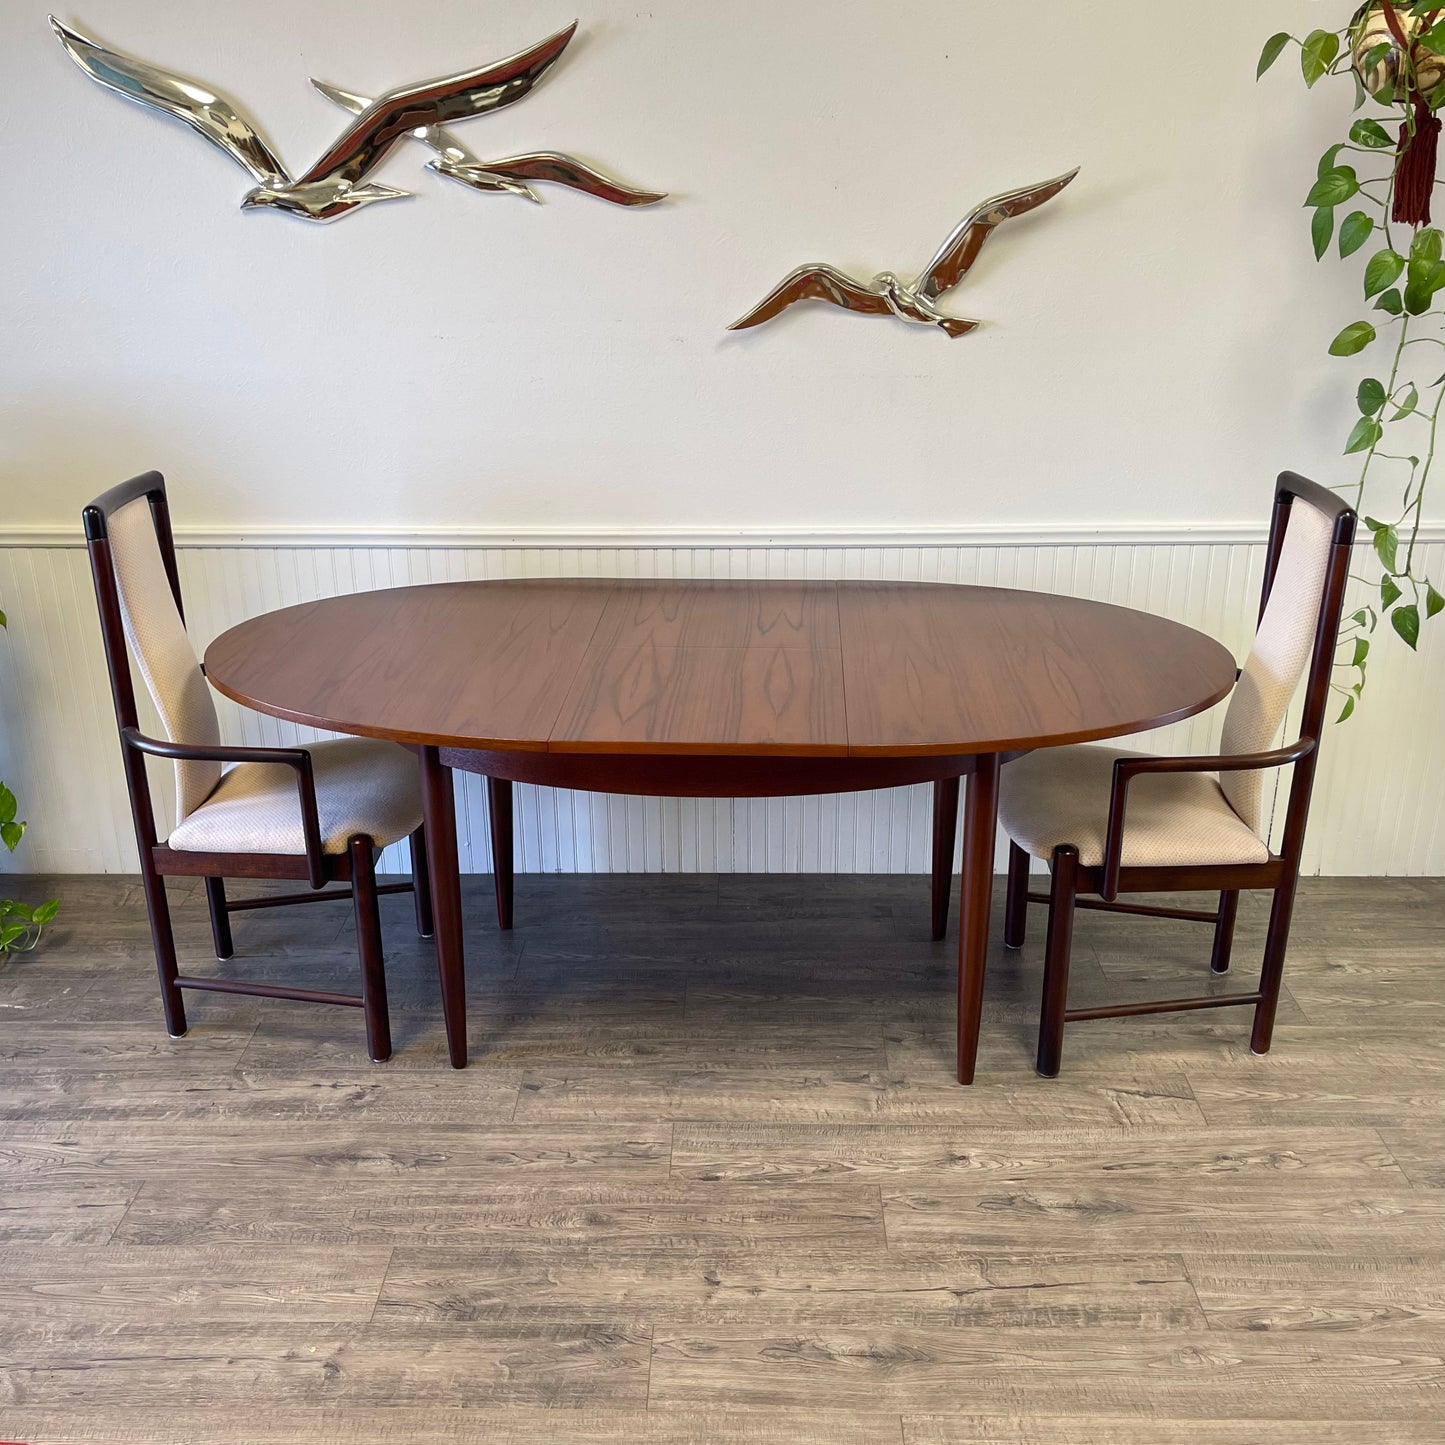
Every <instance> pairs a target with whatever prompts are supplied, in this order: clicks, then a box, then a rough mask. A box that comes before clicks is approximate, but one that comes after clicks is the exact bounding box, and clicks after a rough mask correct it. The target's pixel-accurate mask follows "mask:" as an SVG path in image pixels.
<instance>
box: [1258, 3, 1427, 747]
mask: <svg viewBox="0 0 1445 1445" xmlns="http://www.w3.org/2000/svg"><path fill="white" fill-rule="evenodd" d="M1291 45H1297V46H1298V47H1299V50H1300V69H1301V72H1302V74H1303V77H1304V82H1305V85H1306V86H1307V87H1308V88H1310V89H1313V88H1314V86H1315V85H1316V84H1317V83H1318V82H1319V81H1320V80H1322V79H1324V78H1325V77H1326V76H1341V77H1343V76H1345V75H1348V76H1350V77H1351V78H1352V79H1353V81H1354V90H1355V102H1354V111H1355V115H1356V118H1355V120H1354V121H1353V123H1352V124H1351V126H1350V129H1349V134H1348V137H1347V138H1346V139H1345V140H1343V141H1340V142H1339V143H1338V144H1336V145H1332V146H1331V147H1330V148H1329V149H1328V150H1327V151H1326V152H1325V153H1324V155H1323V156H1321V157H1320V163H1319V167H1318V170H1317V172H1316V176H1315V181H1314V184H1313V186H1312V187H1311V188H1310V191H1309V194H1308V196H1307V197H1306V198H1305V206H1306V208H1307V209H1308V210H1309V211H1310V213H1311V218H1310V232H1311V236H1312V238H1313V241H1314V252H1315V259H1316V260H1323V258H1324V255H1325V253H1326V252H1327V251H1328V250H1329V249H1330V248H1331V246H1332V245H1335V246H1336V247H1337V249H1338V251H1339V254H1340V257H1341V258H1342V259H1343V258H1347V257H1350V256H1353V255H1355V254H1356V253H1357V252H1360V251H1363V250H1364V248H1365V247H1366V246H1367V245H1369V244H1370V243H1371V242H1372V241H1373V242H1376V243H1377V248H1376V249H1375V250H1374V251H1373V252H1372V253H1371V254H1370V256H1369V259H1368V260H1367V261H1366V263H1365V269H1364V278H1363V279H1364V293H1365V300H1366V301H1367V302H1372V303H1373V307H1372V312H1371V315H1370V317H1369V319H1366V320H1361V321H1352V322H1351V323H1350V324H1349V325H1348V326H1346V327H1345V328H1344V329H1343V330H1342V331H1341V332H1340V333H1339V334H1338V335H1337V336H1336V337H1335V339H1334V340H1333V341H1332V342H1331V343H1330V347H1329V353H1330V355H1331V356H1356V355H1358V354H1359V353H1361V352H1363V351H1364V350H1365V349H1366V348H1367V347H1369V346H1372V345H1373V344H1374V343H1375V342H1376V341H1377V340H1382V339H1383V340H1386V341H1388V342H1392V343H1393V355H1392V356H1391V357H1390V361H1389V367H1388V371H1387V372H1386V379H1384V380H1381V379H1380V378H1379V377H1376V376H1367V377H1366V378H1365V379H1364V380H1363V381H1362V382H1361V383H1360V385H1359V389H1358V391H1357V392H1356V407H1357V411H1358V416H1357V417H1356V418H1355V419H1354V420H1353V423H1352V428H1351V431H1350V434H1349V438H1348V440H1347V441H1346V443H1345V455H1346V456H1358V457H1360V458H1361V463H1360V471H1359V475H1358V477H1357V478H1356V479H1355V480H1354V481H1352V482H1349V483H1347V484H1345V485H1342V486H1338V487H1336V488H1335V490H1336V491H1341V492H1344V493H1345V494H1346V495H1347V496H1348V497H1349V498H1350V500H1351V501H1352V503H1353V504H1354V507H1355V510H1356V511H1357V512H1359V514H1360V516H1361V517H1362V519H1363V520H1364V523H1365V525H1366V526H1367V527H1368V528H1369V529H1370V533H1371V537H1372V540H1373V543H1374V555H1375V559H1376V561H1377V562H1378V564H1379V567H1380V576H1379V578H1378V579H1376V578H1374V577H1356V578H1355V580H1356V581H1357V582H1361V583H1363V584H1365V585H1366V586H1367V587H1368V588H1369V589H1370V590H1369V593H1368V600H1367V601H1366V602H1365V603H1364V604H1363V605H1362V606H1361V607H1360V608H1359V609H1358V610H1357V611H1355V612H1354V613H1353V614H1352V615H1351V616H1350V617H1349V619H1348V620H1347V622H1346V624H1345V626H1344V627H1343V628H1342V629H1341V635H1340V647H1341V653H1340V656H1339V659H1338V661H1337V669H1338V671H1337V678H1338V677H1339V676H1340V674H1341V673H1342V674H1343V676H1344V678H1345V679H1346V680H1345V681H1339V680H1337V681H1336V682H1335V683H1334V684H1333V686H1334V689H1335V691H1336V692H1338V693H1340V694H1341V695H1342V697H1343V698H1344V705H1343V708H1342V710H1341V712H1340V718H1339V720H1340V721H1341V722H1343V721H1344V720H1345V719H1346V718H1348V717H1349V716H1350V715H1351V713H1353V712H1354V710H1355V706H1356V704H1357V703H1358V702H1359V700H1360V698H1361V695H1362V693H1363V690H1364V686H1365V680H1366V673H1367V668H1368V665H1369V658H1370V646H1371V639H1372V637H1373V634H1374V632H1375V628H1376V626H1377V624H1378V623H1379V621H1380V619H1381V618H1382V617H1388V618H1389V621H1390V626H1391V628H1392V630H1393V631H1394V632H1395V634H1396V635H1397V636H1398V637H1399V638H1400V639H1401V640H1402V641H1403V642H1404V643H1405V644H1406V645H1407V646H1408V647H1410V648H1411V649H1412V650H1413V649H1415V648H1417V647H1418V645H1419V641H1420V627H1421V623H1422V621H1428V620H1429V619H1430V618H1433V617H1435V616H1436V615H1437V614H1438V613H1440V612H1442V611H1445V595H1442V594H1441V592H1440V591H1439V590H1438V589H1437V588H1436V587H1435V585H1434V583H1433V582H1432V581H1431V580H1430V579H1429V578H1428V577H1426V576H1424V575H1423V573H1422V571H1421V570H1420V569H1419V565H1418V563H1419V553H1420V545H1419V544H1420V523H1421V517H1422V515H1423V512H1424V503H1425V496H1426V490H1427V488H1428V486H1429V483H1430V478H1431V472H1432V469H1433V467H1434V464H1435V456H1436V444H1437V441H1438V438H1439V430H1440V419H1441V408H1442V404H1445V335H1442V332H1445V326H1442V322H1445V309H1441V308H1437V307H1436V305H1435V300H1436V297H1437V295H1438V293H1440V292H1441V291H1445V234H1442V232H1441V231H1440V230H1439V229H1437V228H1436V227H1435V226H1433V225H1432V224H1431V215H1430V203H1431V198H1432V196H1433V194H1434V189H1435V185H1436V180H1435V171H1436V159H1437V147H1438V139H1439V134H1440V129H1441V121H1440V117H1439V115H1438V114H1437V112H1438V111H1440V110H1441V109H1442V108H1445V4H1441V3H1424V0H1422V3H1411V0H1367V3H1366V4H1364V5H1362V6H1360V8H1359V9H1358V10H1356V11H1355V13H1354V15H1353V16H1352V17H1351V18H1350V21H1349V23H1348V24H1347V25H1345V26H1344V27H1343V28H1342V29H1340V30H1334V31H1331V30H1313V31H1311V32H1310V33H1309V34H1308V35H1306V36H1305V37H1304V39H1302V40H1300V39H1297V38H1296V37H1294V36H1292V35H1290V34H1289V33H1288V32H1282V33H1280V34H1278V35H1274V36H1271V37H1270V39H1269V40H1268V41H1267V42H1266V43H1265V47H1264V51H1263V53H1262V54H1261V55H1260V58H1259V66H1258V69H1257V72H1256V78H1259V77H1262V76H1263V75H1264V73H1265V72H1266V71H1267V70H1269V68H1270V67H1271V66H1272V65H1273V64H1274V63H1275V62H1276V61H1277V60H1278V59H1279V58H1280V56H1281V55H1282V54H1283V53H1284V52H1285V50H1286V49H1288V48H1289V46H1291ZM1370 106H1374V107H1378V110H1377V111H1374V112H1370V111H1368V110H1367V107H1370ZM1361 111H1366V113H1365V114H1363V115H1361V114H1360V112H1361ZM1387 124H1389V125H1398V127H1399V128H1398V130H1397V131H1396V132H1395V133H1394V134H1393V135H1392V134H1391V131H1390V130H1388V129H1386V125H1387ZM1346 158H1348V163H1346ZM1367 163H1372V164H1368V165H1367ZM1364 169H1369V170H1375V169H1378V170H1379V171H1380V173H1379V174H1366V175H1361V174H1360V171H1361V170H1364ZM1346 207H1348V208H1349V209H1348V211H1347V213H1346V214H1345V216H1344V218H1343V219H1342V220H1339V221H1338V224H1337V213H1338V212H1339V210H1340V209H1341V208H1346ZM1422 346H1423V347H1426V348H1427V350H1426V351H1425V352H1424V353H1421V352H1419V351H1418V350H1416V348H1419V347H1422ZM1427 357H1428V358H1429V361H1428V363H1426V364H1425V365H1424V366H1423V368H1422V373H1421V374H1422V375H1423V376H1428V375H1430V374H1432V373H1433V372H1435V371H1436V370H1439V371H1440V372H1441V373H1442V374H1441V375H1440V376H1439V377H1437V378H1436V379H1435V380H1433V381H1429V382H1424V381H1422V380H1417V379H1415V378H1414V377H1413V376H1412V375H1411V374H1410V373H1411V371H1412V367H1413V365H1414V364H1415V363H1416V362H1417V361H1420V362H1425V358H1427ZM1367 500H1369V501H1370V502H1371V506H1370V510H1369V511H1368V512H1367V511H1366V502H1367Z"/></svg>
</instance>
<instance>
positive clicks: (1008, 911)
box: [1003, 838, 1030, 948]
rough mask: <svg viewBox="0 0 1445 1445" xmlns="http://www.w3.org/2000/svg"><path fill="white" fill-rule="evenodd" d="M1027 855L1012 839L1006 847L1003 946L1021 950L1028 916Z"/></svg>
mask: <svg viewBox="0 0 1445 1445" xmlns="http://www.w3.org/2000/svg"><path fill="white" fill-rule="evenodd" d="M1029 862H1030V859H1029V855H1028V854H1027V853H1026V852H1025V851H1024V850H1023V849H1022V848H1020V847H1019V845H1018V844H1017V843H1015V842H1014V841H1013V839H1012V838H1010V839H1009V845H1008V894H1007V896H1006V898H1005V900H1004V906H1003V946H1004V947H1005V948H1022V947H1023V946H1024V930H1025V928H1026V927H1027V923H1028V916H1029Z"/></svg>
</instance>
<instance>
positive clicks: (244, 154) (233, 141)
mask: <svg viewBox="0 0 1445 1445" xmlns="http://www.w3.org/2000/svg"><path fill="white" fill-rule="evenodd" d="M50 26H51V29H53V30H54V31H55V34H56V35H57V37H58V38H59V40H60V43H61V44H62V45H63V46H64V47H65V49H66V52H67V54H68V55H69V56H70V58H71V59H72V60H73V61H74V62H75V63H76V64H77V65H78V66H79V67H80V68H81V69H82V70H83V71H84V72H85V73H86V74H87V75H88V76H90V78H91V79H92V80H94V81H97V82H99V84H101V85H103V86H105V88H106V89H107V90H113V91H115V93H116V94H117V95H123V96H124V97H125V98H126V99H127V100H133V101H136V102H137V103H138V104H140V105H144V106H148V107H150V108H151V109H152V110H160V111H164V112H165V113H166V114H167V115H173V116H175V117H176V119H178V120H183V121H185V123H186V124H187V125H189V126H192V127H194V128H195V129H196V130H198V131H200V133H201V134H202V135H203V136H205V138H206V139H207V140H208V141H210V142H211V144H212V145H216V146H219V147H220V148H221V149H222V150H223V151H225V152H226V154H227V155H228V156H230V157H231V159H232V160H233V161H235V162H236V163H237V164H238V165H242V166H244V167H245V168H246V170H247V171H249V172H250V173H251V175H252V176H253V177H254V178H255V179H256V180H257V181H259V182H261V183H262V184H263V185H273V186H288V185H290V184H291V178H290V177H289V176H288V175H287V174H286V167H285V166H283V165H282V164H281V162H280V161H279V160H278V159H277V157H276V155H275V153H274V152H273V151H272V150H271V147H270V146H268V145H267V144H266V142H265V141H264V140H262V139H261V137H260V135H259V134H258V133H257V130H256V127H255V126H254V125H253V124H252V123H251V121H250V119H249V118H248V117H247V116H246V115H245V113H244V112H242V111H240V110H238V109H237V108H236V107H235V106H234V105H232V104H231V102H230V101H228V100H223V99H222V98H221V97H220V96H218V95H216V94H214V93H213V92H212V91H211V90H209V89H208V88H207V87H206V86H204V85H202V84H201V82H200V81H198V80H189V79H187V78H186V77H185V76H183V75H176V74H174V73H173V72H171V71H169V70H162V69H161V68H160V67H159V66H156V65H148V64H147V63H146V62H145V61H143V60H133V59H132V58H131V57H130V56H128V55H118V54H116V52H115V51H113V50H107V49H106V48H105V47H104V46H103V45H100V44H98V43H97V42H96V41H94V40H91V39H89V38H88V37H86V36H84V35H82V34H80V33H79V31H76V30H72V29H71V28H70V27H69V26H68V25H63V24H62V23H61V22H60V21H59V20H57V19H56V18H55V16H53V15H52V16H51V17H50Z"/></svg>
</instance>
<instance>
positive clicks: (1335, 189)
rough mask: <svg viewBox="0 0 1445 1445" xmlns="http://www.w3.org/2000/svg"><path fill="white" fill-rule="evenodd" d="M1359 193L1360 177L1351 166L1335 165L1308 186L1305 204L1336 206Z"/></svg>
mask: <svg viewBox="0 0 1445 1445" xmlns="http://www.w3.org/2000/svg"><path fill="white" fill-rule="evenodd" d="M1359 193H1360V178H1359V177H1358V176H1357V175H1356V174H1355V170H1354V167H1353V166H1335V167H1334V169H1333V170H1328V171H1326V172H1325V173H1324V175H1322V176H1321V177H1320V178H1319V179H1318V180H1317V181H1316V182H1315V183H1314V185H1312V186H1311V187H1310V193H1309V195H1307V196H1306V197H1305V205H1306V206H1338V205H1341V204H1342V203H1343V202H1345V201H1348V200H1349V199H1350V198H1351V197H1352V196H1357V195H1359Z"/></svg>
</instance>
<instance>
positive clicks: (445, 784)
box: [421, 747, 467, 1069]
mask: <svg viewBox="0 0 1445 1445" xmlns="http://www.w3.org/2000/svg"><path fill="white" fill-rule="evenodd" d="M421 800H422V812H423V815H424V816H425V818H426V839H427V867H428V870H429V872H430V874H431V896H432V911H433V915H434V927H435V929H436V950H437V974H438V976H439V977H440V979H441V989H442V1016H443V1017H444V1018H445V1019H446V1025H447V1054H448V1056H449V1057H450V1059H451V1063H452V1068H454V1069H464V1068H466V1066H467V976H466V958H465V955H464V953H463V948H462V880H461V872H460V869H459V867H458V864H457V804H456V795H455V794H454V793H453V791H452V770H451V769H450V768H448V767H446V766H444V765H443V763H442V760H441V754H440V753H439V752H438V751H437V750H436V748H432V747H424V748H422V749H421Z"/></svg>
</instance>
